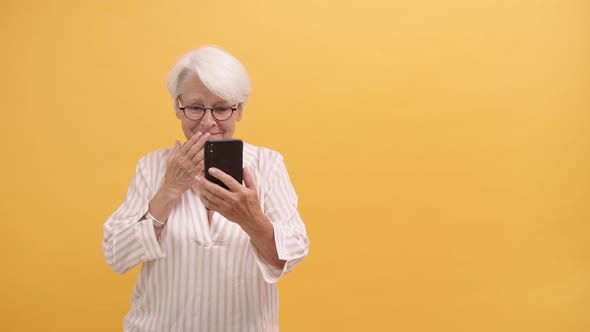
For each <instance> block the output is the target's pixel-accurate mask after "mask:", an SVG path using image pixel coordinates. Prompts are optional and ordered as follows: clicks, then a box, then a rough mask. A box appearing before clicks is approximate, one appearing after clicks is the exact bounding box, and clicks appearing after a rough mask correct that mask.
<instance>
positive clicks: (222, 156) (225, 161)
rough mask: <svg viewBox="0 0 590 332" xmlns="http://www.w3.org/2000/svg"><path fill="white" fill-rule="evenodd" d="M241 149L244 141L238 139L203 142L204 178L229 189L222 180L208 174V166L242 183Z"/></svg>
mask: <svg viewBox="0 0 590 332" xmlns="http://www.w3.org/2000/svg"><path fill="white" fill-rule="evenodd" d="M243 150H244V143H243V142H242V140H240V139H223V140H215V141H207V142H205V178H206V179H207V180H209V181H211V182H213V183H217V184H218V185H220V186H222V187H223V188H225V189H228V190H229V188H228V187H227V186H226V185H225V184H224V183H223V182H221V181H220V180H218V179H217V178H215V177H213V176H212V175H210V174H209V168H211V167H215V168H217V169H220V170H222V171H224V172H225V173H227V174H229V175H231V176H232V177H233V178H234V179H236V181H238V183H239V184H242V152H243Z"/></svg>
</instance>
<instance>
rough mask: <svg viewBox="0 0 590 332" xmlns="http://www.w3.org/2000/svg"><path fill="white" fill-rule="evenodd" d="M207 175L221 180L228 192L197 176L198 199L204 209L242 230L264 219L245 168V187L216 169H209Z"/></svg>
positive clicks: (250, 177) (256, 194) (252, 182)
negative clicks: (233, 223) (238, 226)
mask: <svg viewBox="0 0 590 332" xmlns="http://www.w3.org/2000/svg"><path fill="white" fill-rule="evenodd" d="M209 174H211V175H212V176H214V177H216V178H217V179H219V180H221V182H223V183H224V184H225V185H226V186H228V188H229V190H226V189H224V188H222V187H221V186H219V185H217V184H215V183H213V182H210V181H207V180H206V179H205V178H204V177H202V176H198V177H197V183H198V187H199V189H200V197H201V201H202V202H203V204H204V205H205V207H206V208H208V209H210V210H213V211H216V212H218V213H220V214H221V215H222V216H224V217H225V218H226V219H228V220H231V221H233V222H235V223H237V224H239V225H240V226H242V228H244V227H254V226H255V224H256V223H258V222H261V221H263V220H264V219H266V216H265V215H264V213H263V212H262V209H261V208H260V200H259V199H258V193H257V191H256V185H255V184H254V181H253V180H252V176H251V175H250V172H249V171H248V169H247V168H244V171H243V175H244V184H245V186H242V184H241V183H238V182H237V181H236V180H235V179H234V178H233V177H231V176H230V175H228V174H226V173H224V172H223V171H221V170H219V169H217V168H210V169H209Z"/></svg>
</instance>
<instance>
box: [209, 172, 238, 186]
mask: <svg viewBox="0 0 590 332" xmlns="http://www.w3.org/2000/svg"><path fill="white" fill-rule="evenodd" d="M209 174H211V175H212V176H213V177H215V178H217V179H219V180H220V181H221V182H223V183H224V184H225V185H226V186H227V187H228V188H229V190H230V191H239V190H240V189H241V187H242V184H241V183H238V181H236V179H234V178H233V177H232V176H231V175H229V174H227V173H225V172H223V171H222V170H220V169H217V168H215V167H211V168H209Z"/></svg>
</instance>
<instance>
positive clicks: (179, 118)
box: [175, 109, 182, 120]
mask: <svg viewBox="0 0 590 332" xmlns="http://www.w3.org/2000/svg"><path fill="white" fill-rule="evenodd" d="M175 113H176V118H177V119H178V120H182V111H181V110H179V109H176V111H175Z"/></svg>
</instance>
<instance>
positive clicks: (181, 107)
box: [178, 98, 240, 121]
mask: <svg viewBox="0 0 590 332" xmlns="http://www.w3.org/2000/svg"><path fill="white" fill-rule="evenodd" d="M239 105H240V104H239V103H238V104H236V106H226V105H219V106H213V107H205V106H203V105H197V104H191V105H186V106H181V105H180V98H178V109H180V110H181V111H182V114H184V116H185V117H186V118H187V119H189V120H192V121H199V120H201V119H202V118H204V117H205V114H206V113H207V110H209V111H210V112H211V116H213V118H214V119H215V120H217V121H227V120H229V119H231V117H232V116H233V115H234V112H235V111H237V110H238V106H239ZM192 106H199V107H200V108H202V109H203V115H201V117H200V118H198V119H193V118H189V116H188V115H186V111H185V109H186V108H187V107H192ZM219 107H229V109H230V110H231V114H230V116H228V117H227V118H226V119H219V118H218V117H217V116H216V115H215V112H213V111H214V110H215V109H216V108H219Z"/></svg>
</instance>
